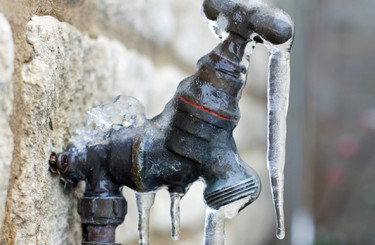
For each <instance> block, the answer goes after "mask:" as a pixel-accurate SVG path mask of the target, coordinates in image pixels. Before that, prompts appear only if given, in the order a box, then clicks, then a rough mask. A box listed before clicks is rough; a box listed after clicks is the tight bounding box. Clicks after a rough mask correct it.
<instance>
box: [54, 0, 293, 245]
mask: <svg viewBox="0 0 375 245" xmlns="http://www.w3.org/2000/svg"><path fill="white" fill-rule="evenodd" d="M222 3H224V4H222ZM203 12H204V13H205V15H206V17H207V19H209V20H210V21H218V18H225V20H227V23H226V25H224V26H222V27H220V26H219V27H218V28H222V29H223V30H222V31H224V32H226V33H227V36H226V38H225V39H224V40H222V42H221V43H220V44H219V45H218V46H217V47H216V48H215V49H214V50H213V51H211V52H210V53H209V54H207V55H206V56H204V57H202V58H201V59H200V60H199V61H198V63H197V72H196V73H195V74H194V75H192V76H190V77H188V78H186V79H185V80H183V81H182V82H181V83H180V84H179V86H178V88H177V91H176V93H175V95H174V96H173V98H172V99H171V100H170V101H169V103H167V105H166V106H165V109H164V110H163V112H162V113H161V114H159V115H158V116H156V117H154V118H152V119H146V120H144V122H143V124H141V125H138V126H134V127H116V128H113V129H112V130H110V131H109V132H108V133H107V135H106V140H105V141H100V142H98V143H91V144H90V145H86V146H85V148H84V149H78V147H77V146H75V145H71V146H69V147H68V148H67V150H66V151H65V152H63V153H59V154H56V153H52V154H51V157H50V162H49V163H50V170H51V172H52V173H55V174H58V175H60V176H61V177H62V178H63V179H65V180H66V181H67V182H68V183H70V184H71V185H72V186H75V185H76V184H77V183H78V181H85V182H86V190H85V193H84V195H83V197H82V198H81V199H80V201H79V204H78V206H79V208H78V210H79V213H80V215H81V218H82V227H83V241H82V244H115V243H114V242H115V239H114V231H115V229H116V226H117V225H118V224H120V223H121V222H122V221H123V219H124V217H125V214H126V206H127V205H126V201H125V199H124V197H123V196H122V194H121V192H120V187H121V186H124V185H125V186H128V187H130V188H132V189H133V190H135V191H137V192H141V193H147V192H153V191H156V190H158V189H159V188H162V187H166V188H167V189H168V190H169V191H170V192H171V193H177V194H178V195H181V196H183V195H184V194H185V193H186V191H187V189H188V187H189V186H190V184H191V183H193V182H194V181H196V180H198V179H202V180H203V181H204V182H205V184H206V189H205V191H204V198H205V202H206V204H207V205H208V206H209V207H210V208H211V209H214V210H218V209H220V208H221V207H223V206H226V205H229V204H231V203H234V202H236V201H238V200H246V201H244V202H243V203H242V204H241V206H240V207H239V210H240V209H243V208H244V207H245V206H247V205H249V204H250V203H252V202H253V201H254V200H255V199H256V198H257V197H258V196H259V193H260V189H261V183H260V179H259V177H258V175H257V174H256V172H255V171H254V170H253V169H252V168H250V167H249V166H248V165H247V164H246V163H244V162H243V161H242V159H241V158H240V156H239V154H238V151H237V147H236V144H235V141H234V139H233V135H232V132H233V129H234V128H235V127H236V126H237V124H238V121H239V119H240V112H239V107H238V102H239V100H240V98H241V92H242V89H243V87H244V85H245V82H246V74H247V67H246V66H245V65H244V64H243V63H244V62H245V63H246V62H248V61H246V59H245V57H246V55H245V48H246V46H247V45H248V43H249V42H253V43H254V42H263V41H266V42H270V43H273V44H276V45H278V44H281V43H283V42H286V41H287V40H290V39H291V37H292V35H293V32H292V27H291V26H290V25H289V24H288V23H287V22H285V21H284V20H283V18H279V17H280V15H278V17H275V16H273V15H272V14H270V12H269V11H268V9H267V7H265V6H263V5H262V6H256V7H254V8H250V9H249V8H247V7H246V6H242V5H241V4H239V3H238V1H233V2H232V1H219V0H206V1H204V3H203ZM261 17H262V18H261ZM239 210H238V211H239Z"/></svg>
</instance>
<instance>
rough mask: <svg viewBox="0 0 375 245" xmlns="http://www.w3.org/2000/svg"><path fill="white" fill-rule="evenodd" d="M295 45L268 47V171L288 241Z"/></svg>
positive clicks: (280, 227)
mask: <svg viewBox="0 0 375 245" xmlns="http://www.w3.org/2000/svg"><path fill="white" fill-rule="evenodd" d="M291 42H292V41H291V40H290V41H289V42H287V43H285V44H283V45H280V46H275V45H272V44H270V43H266V46H267V48H268V50H269V53H270V56H269V68H268V140H267V167H268V172H269V175H270V182H271V191H272V197H273V202H274V208H275V213H276V226H277V231H276V236H277V238H279V239H283V238H284V237H285V227H284V165H285V142H286V117H287V111H288V104H289V86H290V53H289V50H290V46H291V44H292V43H291Z"/></svg>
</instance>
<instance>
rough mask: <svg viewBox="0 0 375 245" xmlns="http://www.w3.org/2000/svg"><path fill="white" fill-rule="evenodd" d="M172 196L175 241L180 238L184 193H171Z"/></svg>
mask: <svg viewBox="0 0 375 245" xmlns="http://www.w3.org/2000/svg"><path fill="white" fill-rule="evenodd" d="M170 196H171V211H170V213H171V221H172V234H171V235H172V239H173V240H174V241H176V240H178V239H179V238H180V201H181V198H182V197H183V196H184V194H181V193H170Z"/></svg>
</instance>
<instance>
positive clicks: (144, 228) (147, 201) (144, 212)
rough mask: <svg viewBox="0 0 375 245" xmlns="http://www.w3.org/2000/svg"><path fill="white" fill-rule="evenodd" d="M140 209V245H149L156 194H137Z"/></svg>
mask: <svg viewBox="0 0 375 245" xmlns="http://www.w3.org/2000/svg"><path fill="white" fill-rule="evenodd" d="M135 197H136V200H137V207H138V234H139V244H140V245H148V244H149V240H150V239H149V226H150V209H151V207H152V205H153V204H154V201H155V192H147V193H141V192H136V193H135Z"/></svg>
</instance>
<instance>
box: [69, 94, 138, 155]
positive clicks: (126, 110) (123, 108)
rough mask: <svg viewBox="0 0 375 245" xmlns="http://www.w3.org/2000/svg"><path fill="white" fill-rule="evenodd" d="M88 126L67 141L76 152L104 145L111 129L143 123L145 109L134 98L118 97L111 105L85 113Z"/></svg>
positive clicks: (80, 129)
mask: <svg viewBox="0 0 375 245" xmlns="http://www.w3.org/2000/svg"><path fill="white" fill-rule="evenodd" d="M86 117H87V121H88V124H87V125H86V126H85V127H81V128H78V129H76V132H75V135H73V136H72V137H71V138H70V139H69V140H70V142H72V143H73V144H74V145H75V146H76V149H77V150H78V151H82V150H84V149H85V148H86V146H90V145H91V144H98V143H104V142H105V141H106V140H107V139H108V133H109V131H110V130H111V129H114V130H117V129H119V128H121V127H138V126H140V125H142V124H143V123H144V121H145V109H144V107H143V105H142V104H141V103H140V102H139V101H138V100H137V99H135V98H134V97H131V96H124V95H119V96H117V97H116V98H115V100H114V102H113V103H109V104H104V105H100V106H98V107H94V108H92V109H91V110H89V111H88V112H87V115H86Z"/></svg>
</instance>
